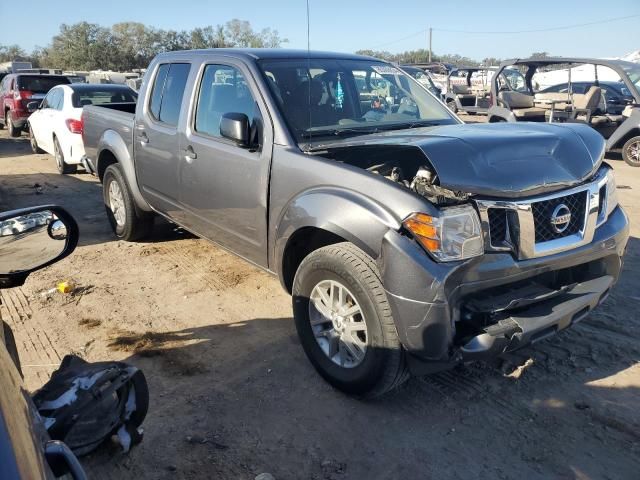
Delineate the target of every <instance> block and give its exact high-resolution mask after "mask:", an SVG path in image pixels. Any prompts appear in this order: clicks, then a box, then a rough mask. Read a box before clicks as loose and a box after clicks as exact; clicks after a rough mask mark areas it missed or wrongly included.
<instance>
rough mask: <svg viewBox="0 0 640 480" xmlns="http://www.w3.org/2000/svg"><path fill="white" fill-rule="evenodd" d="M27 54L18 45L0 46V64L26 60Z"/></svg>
mask: <svg viewBox="0 0 640 480" xmlns="http://www.w3.org/2000/svg"><path fill="white" fill-rule="evenodd" d="M27 59H28V58H27V52H25V51H24V50H23V49H22V48H21V47H20V46H18V45H0V62H12V61H14V60H18V61H19V60H27Z"/></svg>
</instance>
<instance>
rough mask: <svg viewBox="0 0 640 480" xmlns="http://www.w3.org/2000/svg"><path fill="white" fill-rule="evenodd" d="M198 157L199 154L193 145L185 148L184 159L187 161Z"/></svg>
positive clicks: (189, 161)
mask: <svg viewBox="0 0 640 480" xmlns="http://www.w3.org/2000/svg"><path fill="white" fill-rule="evenodd" d="M196 158H198V154H197V153H196V152H195V151H194V150H193V147H192V146H191V145H189V146H188V147H187V148H185V149H184V159H185V160H186V161H187V163H191V162H193V161H194V160H195V159H196Z"/></svg>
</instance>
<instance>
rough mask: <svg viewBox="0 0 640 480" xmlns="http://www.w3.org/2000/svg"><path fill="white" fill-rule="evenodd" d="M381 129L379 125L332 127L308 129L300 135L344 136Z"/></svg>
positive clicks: (303, 136) (364, 133)
mask: <svg viewBox="0 0 640 480" xmlns="http://www.w3.org/2000/svg"><path fill="white" fill-rule="evenodd" d="M379 131H380V128H379V127H375V128H332V129H327V130H314V131H311V132H309V131H306V132H302V133H301V134H300V136H301V137H302V138H313V137H331V136H335V137H342V136H345V135H367V134H370V133H378V132H379Z"/></svg>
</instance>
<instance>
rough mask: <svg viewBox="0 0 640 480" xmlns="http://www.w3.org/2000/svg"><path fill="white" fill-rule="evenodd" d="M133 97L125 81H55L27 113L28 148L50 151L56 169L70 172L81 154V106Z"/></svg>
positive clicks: (80, 161)
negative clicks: (96, 82)
mask: <svg viewBox="0 0 640 480" xmlns="http://www.w3.org/2000/svg"><path fill="white" fill-rule="evenodd" d="M136 100H137V93H136V92H135V91H134V90H132V89H131V88H129V87H128V86H126V85H105V84H91V83H74V84H71V85H58V86H57V87H54V88H52V89H51V90H49V93H47V96H46V97H44V99H43V100H42V103H41V104H40V106H39V107H38V109H37V110H36V111H35V112H33V113H32V114H31V116H30V117H29V120H28V124H29V139H30V141H31V149H32V150H33V152H34V153H43V151H44V152H47V153H49V154H51V155H53V156H54V157H55V159H56V166H57V167H58V171H59V172H60V173H73V172H75V171H76V168H77V167H78V165H79V164H81V163H82V157H83V156H84V145H83V143H82V108H83V107H84V106H85V105H100V104H105V103H128V102H135V101H136Z"/></svg>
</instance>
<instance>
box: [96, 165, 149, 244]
mask: <svg viewBox="0 0 640 480" xmlns="http://www.w3.org/2000/svg"><path fill="white" fill-rule="evenodd" d="M112 184H114V186H113V187H112ZM102 196H103V199H104V206H105V209H106V210H107V217H108V218H109V223H110V224H111V228H112V229H113V232H114V233H115V234H116V237H118V238H119V239H121V240H126V241H128V242H133V241H136V240H142V239H143V238H144V237H146V236H147V235H149V233H150V232H151V228H152V227H153V215H152V214H150V213H148V212H141V211H140V210H139V209H138V208H137V207H136V205H135V203H134V202H133V197H132V195H131V191H130V190H129V185H128V184H127V182H126V180H125V178H124V175H123V173H122V169H121V168H120V165H119V164H117V163H114V164H112V165H109V166H108V167H107V169H106V170H105V172H104V177H103V179H102ZM119 209H121V210H120V211H118V210H119Z"/></svg>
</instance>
